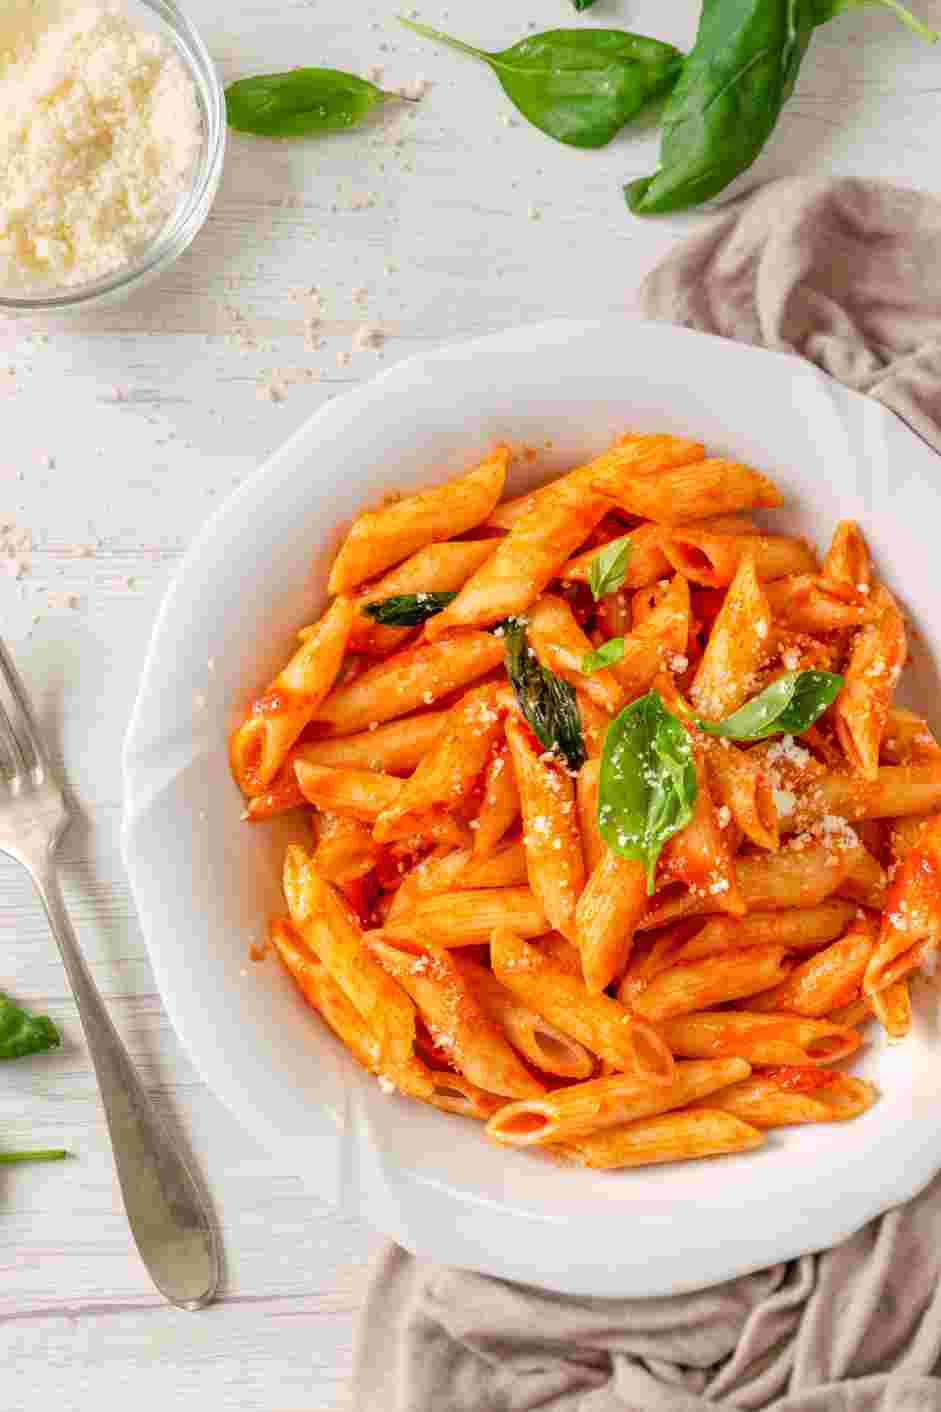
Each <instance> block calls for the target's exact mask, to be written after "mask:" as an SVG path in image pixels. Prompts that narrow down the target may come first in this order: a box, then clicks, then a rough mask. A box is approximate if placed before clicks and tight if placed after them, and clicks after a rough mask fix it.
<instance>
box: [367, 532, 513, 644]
mask: <svg viewBox="0 0 941 1412" xmlns="http://www.w3.org/2000/svg"><path fill="white" fill-rule="evenodd" d="M495 548H496V541H495V540H493V539H464V540H448V541H446V542H445V543H444V544H427V545H426V546H425V548H424V549H419V550H418V552H417V554H413V555H412V556H411V557H410V558H408V559H406V560H405V562H404V563H403V564H399V565H398V567H397V568H395V569H390V570H389V572H388V573H387V574H383V576H382V578H381V579H377V581H376V582H375V583H373V584H372V585H370V587H369V588H366V589H361V590H360V591H359V592H358V593H357V594H356V597H355V598H354V600H353V602H354V606H355V608H356V615H355V617H354V619H353V630H352V632H351V633H350V641H349V646H348V648H347V650H348V651H349V652H362V653H365V654H366V656H368V657H387V656H388V655H389V653H390V652H395V651H396V650H397V649H398V648H399V647H401V646H402V644H403V642H404V641H405V640H406V638H407V637H408V636H409V634H410V633H412V632H414V628H395V627H386V626H383V625H381V624H379V623H376V622H375V621H374V620H373V619H372V618H371V617H370V616H369V614H368V613H366V612H365V609H366V608H367V607H368V606H369V604H371V603H378V602H381V601H382V600H383V599H384V598H396V597H399V596H400V595H409V596H411V595H412V594H422V593H457V591H458V589H460V588H463V586H464V584H465V583H466V582H467V580H468V579H469V578H470V576H471V574H473V573H475V572H476V570H477V569H479V568H480V566H481V564H482V563H483V562H484V560H485V559H489V557H490V555H491V554H492V553H493V551H494V549H495Z"/></svg>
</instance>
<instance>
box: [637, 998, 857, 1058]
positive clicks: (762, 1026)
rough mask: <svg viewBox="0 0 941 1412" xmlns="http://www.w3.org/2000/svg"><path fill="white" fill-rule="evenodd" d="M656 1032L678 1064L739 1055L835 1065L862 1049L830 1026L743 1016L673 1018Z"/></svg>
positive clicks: (794, 1018)
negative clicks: (683, 1061)
mask: <svg viewBox="0 0 941 1412" xmlns="http://www.w3.org/2000/svg"><path fill="white" fill-rule="evenodd" d="M657 1029H658V1031H659V1033H660V1036H661V1038H662V1039H663V1041H664V1043H665V1044H666V1046H667V1048H668V1049H669V1050H670V1052H671V1054H675V1055H676V1056H677V1057H678V1058H683V1059H720V1058H729V1057H731V1056H732V1055H738V1056H739V1057H740V1058H742V1059H747V1060H748V1062H749V1064H835V1063H836V1062H837V1060H839V1059H846V1058H848V1056H849V1055H850V1054H853V1053H855V1051H856V1050H857V1049H858V1048H859V1046H860V1043H861V1040H860V1037H859V1035H858V1034H857V1032H856V1030H855V1029H853V1028H851V1027H850V1026H849V1025H845V1024H835V1023H834V1022H833V1021H832V1020H813V1019H808V1018H805V1017H804V1016H801V1015H777V1014H775V1015H763V1014H760V1013H756V1012H752V1011H747V1010H713V1011H708V1010H704V1011H699V1012H697V1013H696V1014H692V1015H676V1016H674V1018H673V1019H672V1020H663V1021H661V1022H660V1023H659V1024H658V1025H657Z"/></svg>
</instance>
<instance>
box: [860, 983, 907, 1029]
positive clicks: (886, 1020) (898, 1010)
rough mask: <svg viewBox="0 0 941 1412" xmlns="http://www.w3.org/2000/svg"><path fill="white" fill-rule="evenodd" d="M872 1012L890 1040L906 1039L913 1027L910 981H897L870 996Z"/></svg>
mask: <svg viewBox="0 0 941 1412" xmlns="http://www.w3.org/2000/svg"><path fill="white" fill-rule="evenodd" d="M869 1003H870V1005H871V1006H872V1013H873V1014H874V1015H875V1017H876V1019H877V1020H878V1021H879V1023H880V1025H881V1026H882V1028H883V1029H884V1030H885V1032H886V1034H887V1035H888V1037H889V1039H890V1040H896V1039H904V1038H905V1036H906V1035H907V1034H908V1032H909V1031H910V1029H911V1027H912V1001H911V996H910V995H909V993H908V981H907V980H900V981H895V982H894V984H892V985H887V986H886V988H885V990H877V991H876V992H875V994H874V995H871V996H870V997H869Z"/></svg>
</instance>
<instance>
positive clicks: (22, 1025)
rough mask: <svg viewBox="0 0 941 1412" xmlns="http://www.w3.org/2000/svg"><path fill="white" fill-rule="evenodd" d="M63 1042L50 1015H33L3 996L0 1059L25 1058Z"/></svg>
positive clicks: (0, 1010)
mask: <svg viewBox="0 0 941 1412" xmlns="http://www.w3.org/2000/svg"><path fill="white" fill-rule="evenodd" d="M61 1043H62V1041H61V1039H60V1037H59V1031H58V1030H57V1029H56V1027H55V1025H54V1024H53V1023H52V1021H51V1020H50V1019H49V1017H48V1015H31V1014H30V1013H29V1012H28V1011H27V1010H21V1009H20V1007H19V1005H14V1003H13V1001H12V1000H10V999H8V998H7V996H5V995H0V1059H23V1058H25V1056H26V1055H28V1054H45V1052H46V1051H47V1050H49V1049H58V1047H59V1045H60V1044H61Z"/></svg>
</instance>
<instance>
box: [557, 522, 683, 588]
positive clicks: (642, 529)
mask: <svg viewBox="0 0 941 1412" xmlns="http://www.w3.org/2000/svg"><path fill="white" fill-rule="evenodd" d="M623 533H625V531H623V530H622V534H623ZM626 533H627V534H628V537H629V539H630V542H631V550H630V558H629V559H628V561H627V566H626V568H625V571H624V583H623V587H624V588H625V589H633V588H645V587H646V585H647V584H649V583H656V581H657V579H662V578H665V577H666V576H667V575H668V574H669V572H670V561H669V560H668V559H667V557H666V555H665V554H664V552H663V550H662V549H661V547H660V536H661V535H662V534H663V527H662V526H661V525H653V524H642V525H635V526H634V528H633V529H632V530H630V531H627V532H626ZM615 537H617V536H615ZM597 553H598V550H597V547H596V548H593V549H586V550H584V551H583V552H582V553H581V554H577V555H576V556H575V558H574V559H569V561H568V563H567V564H563V565H562V567H561V569H560V570H559V578H560V579H561V580H562V582H563V583H587V582H588V576H589V574H590V573H591V565H592V561H593V560H594V558H595V555H596V554H597Z"/></svg>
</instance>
